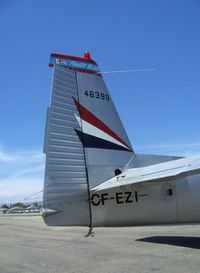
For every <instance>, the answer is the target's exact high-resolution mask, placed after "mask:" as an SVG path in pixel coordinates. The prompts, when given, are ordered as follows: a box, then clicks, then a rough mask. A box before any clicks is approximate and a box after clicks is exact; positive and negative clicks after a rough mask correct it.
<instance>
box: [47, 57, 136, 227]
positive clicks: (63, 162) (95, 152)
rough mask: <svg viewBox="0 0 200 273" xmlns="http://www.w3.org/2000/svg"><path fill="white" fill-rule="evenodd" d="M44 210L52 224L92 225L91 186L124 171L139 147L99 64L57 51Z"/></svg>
mask: <svg viewBox="0 0 200 273" xmlns="http://www.w3.org/2000/svg"><path fill="white" fill-rule="evenodd" d="M50 66H51V67H53V70H54V72H53V83H52V97H51V103H50V106H49V108H48V111H47V122H46V134H45V145H44V152H45V154H46V169H45V184H44V205H43V206H44V213H43V217H44V219H45V222H46V223H47V224H48V225H82V226H89V225H91V221H92V219H91V215H92V214H91V207H90V202H89V200H90V191H89V189H90V188H93V187H94V186H96V185H98V184H100V183H102V182H103V181H105V180H107V179H109V178H111V177H113V176H115V174H116V170H117V171H119V170H121V171H123V170H124V168H125V167H126V165H127V164H128V162H129V161H130V159H131V158H132V157H133V155H134V152H133V149H132V146H131V144H130V142H129V139H128V137H127V135H126V132H125V130H124V128H123V125H122V123H121V121H120V118H119V116H118V114H117V111H116V109H115V107H114V104H113V101H112V98H111V96H110V94H109V92H108V90H107V88H106V86H105V83H104V81H103V78H102V76H101V74H100V73H99V70H98V66H97V64H96V63H95V62H94V61H93V60H92V59H91V58H90V55H89V53H88V52H87V53H85V56H84V57H83V58H82V57H75V56H68V55H61V54H54V53H53V54H51V60H50Z"/></svg>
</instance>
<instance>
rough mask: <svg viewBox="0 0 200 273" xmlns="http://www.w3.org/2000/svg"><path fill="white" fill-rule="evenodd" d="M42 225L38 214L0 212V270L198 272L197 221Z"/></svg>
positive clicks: (2, 272) (11, 272) (199, 228)
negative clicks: (124, 225)
mask: <svg viewBox="0 0 200 273" xmlns="http://www.w3.org/2000/svg"><path fill="white" fill-rule="evenodd" d="M86 232H87V228H79V227H70V228H69V227H54V228H52V227H47V226H46V225H45V224H44V223H43V221H42V219H41V217H40V216H32V217H27V216H14V215H13V216H9V217H7V216H0V273H44V272H45V273H86V272H87V273H103V272H106V273H111V272H112V273H131V272H137V273H143V272H145V273H149V272H164V273H165V272H167V273H177V272H178V273H193V272H195V273H199V272H200V225H191V226H159V227H158V226H157V227H133V228H98V229H96V230H95V237H94V238H91V237H90V238H85V237H84V234H85V233H86Z"/></svg>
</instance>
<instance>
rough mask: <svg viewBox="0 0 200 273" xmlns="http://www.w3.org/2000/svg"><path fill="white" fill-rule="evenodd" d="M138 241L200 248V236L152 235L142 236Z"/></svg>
mask: <svg viewBox="0 0 200 273" xmlns="http://www.w3.org/2000/svg"><path fill="white" fill-rule="evenodd" d="M136 241H138V242H147V243H155V244H165V245H174V246H182V247H189V248H195V249H200V237H190V236H152V237H146V238H141V239H138V240H136Z"/></svg>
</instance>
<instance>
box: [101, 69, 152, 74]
mask: <svg viewBox="0 0 200 273" xmlns="http://www.w3.org/2000/svg"><path fill="white" fill-rule="evenodd" d="M154 71H156V69H155V68H146V69H127V70H113V71H100V72H97V73H96V74H112V73H129V72H154Z"/></svg>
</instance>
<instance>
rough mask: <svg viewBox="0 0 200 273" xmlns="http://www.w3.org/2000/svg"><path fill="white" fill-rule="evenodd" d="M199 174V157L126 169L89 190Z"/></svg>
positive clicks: (100, 189)
mask: <svg viewBox="0 0 200 273" xmlns="http://www.w3.org/2000/svg"><path fill="white" fill-rule="evenodd" d="M199 173H200V156H193V157H188V158H182V159H177V160H173V161H168V162H165V163H161V164H155V165H152V166H148V167H142V168H133V169H128V170H126V171H124V172H123V173H121V174H120V175H118V176H115V177H113V178H111V179H109V180H107V181H105V182H104V183H102V184H100V185H98V186H96V187H94V188H93V189H91V190H94V191H102V190H105V189H111V188H116V187H121V186H126V185H131V184H137V183H145V182H148V183H149V182H162V181H167V180H172V179H176V178H179V177H182V176H189V175H194V174H199Z"/></svg>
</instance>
